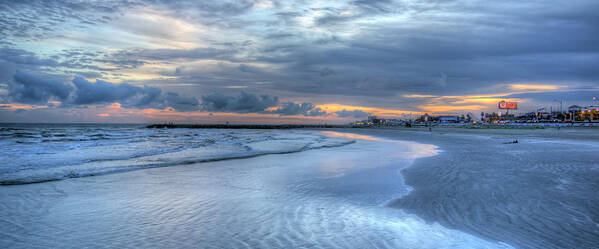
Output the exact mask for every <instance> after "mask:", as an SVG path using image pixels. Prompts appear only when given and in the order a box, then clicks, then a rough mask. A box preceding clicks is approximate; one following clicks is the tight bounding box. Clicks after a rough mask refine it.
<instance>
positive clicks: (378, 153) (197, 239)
mask: <svg viewBox="0 0 599 249" xmlns="http://www.w3.org/2000/svg"><path fill="white" fill-rule="evenodd" d="M337 131H339V132H349V133H353V134H360V135H366V136H372V137H374V138H386V139H389V141H391V142H389V141H377V139H374V140H373V141H371V140H368V139H367V140H363V139H359V141H358V142H357V143H356V144H351V145H347V146H343V147H339V148H327V149H319V150H311V151H304V152H300V153H292V154H284V155H267V156H261V157H256V158H249V159H239V160H227V161H221V162H211V163H201V164H194V165H186V166H175V167H165V168H154V169H146V170H139V171H132V172H127V173H121V174H112V175H103V176H95V177H83V178H74V179H68V180H64V181H55V182H46V183H41V184H29V185H20V186H0V199H1V200H2V202H1V203H2V204H1V205H2V209H1V210H2V211H0V217H1V220H0V232H1V233H2V235H3V238H4V239H1V240H0V244H3V245H5V246H6V247H8V248H46V247H63V248H64V247H72V248H75V247H102V246H107V245H111V246H119V247H129V248H132V247H153V248H157V247H178V248H190V247H198V246H200V247H204V248H223V247H227V248H241V247H250V248H257V247H258V248H281V247H287V248H289V247H294V248H309V247H317V248H322V247H326V248H337V247H338V248H365V247H366V248H368V247H372V248H453V247H456V246H457V247H460V248H509V246H508V244H509V245H510V246H514V247H517V248H592V247H593V246H594V245H597V244H599V239H598V238H599V225H597V224H598V220H599V213H598V211H596V210H599V197H598V196H597V195H596V194H595V193H597V192H599V185H598V183H597V181H596V179H599V165H598V163H599V162H598V161H597V159H596V155H595V154H596V153H597V151H599V143H597V141H599V140H596V138H598V137H599V135H598V134H596V133H595V132H594V130H590V129H586V130H585V129H561V130H560V131H556V130H552V129H542V130H466V129H455V128H433V132H428V131H427V130H425V129H400V130H390V129H337ZM396 139H397V140H403V141H414V142H416V143H413V142H397V143H395V142H392V141H393V140H396ZM514 139H518V141H519V143H518V144H504V142H507V141H512V140H514ZM429 145H435V146H438V147H439V148H440V149H441V150H442V152H441V153H440V154H438V155H435V156H432V157H426V155H428V154H426V153H425V154H423V155H422V156H425V157H424V158H420V157H422V156H417V157H414V155H416V154H418V153H422V151H427V150H430V148H432V147H427V146H429ZM420 146H424V147H420ZM415 148H420V149H417V150H414V149H415ZM419 150H420V151H419ZM417 158H418V159H417ZM403 178H405V183H404V182H403V181H401V179H403ZM408 185H409V186H408ZM410 189H412V190H411V191H410ZM406 194H407V195H406ZM385 203H386V204H385Z"/></svg>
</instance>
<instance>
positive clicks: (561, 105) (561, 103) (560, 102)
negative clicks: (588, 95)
mask: <svg viewBox="0 0 599 249" xmlns="http://www.w3.org/2000/svg"><path fill="white" fill-rule="evenodd" d="M593 99H595V98H593ZM553 101H555V102H559V112H560V113H563V112H564V109H563V108H562V107H563V104H564V101H563V100H561V99H560V100H557V99H554V100H553Z"/></svg>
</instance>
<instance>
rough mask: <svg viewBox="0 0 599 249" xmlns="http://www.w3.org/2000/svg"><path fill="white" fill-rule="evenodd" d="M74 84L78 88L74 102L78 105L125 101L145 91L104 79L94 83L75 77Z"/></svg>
mask: <svg viewBox="0 0 599 249" xmlns="http://www.w3.org/2000/svg"><path fill="white" fill-rule="evenodd" d="M73 84H74V85H75V89H76V90H75V96H74V98H73V101H72V103H73V104H76V105H89V104H106V103H114V102H123V101H125V100H129V99H131V98H132V97H134V96H136V95H138V94H143V93H144V88H141V87H138V86H133V85H129V84H126V83H125V84H113V83H110V82H106V81H102V80H96V82H95V83H92V82H89V81H87V80H85V79H83V78H79V77H76V78H75V79H73Z"/></svg>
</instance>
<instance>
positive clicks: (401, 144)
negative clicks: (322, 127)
mask: <svg viewBox="0 0 599 249" xmlns="http://www.w3.org/2000/svg"><path fill="white" fill-rule="evenodd" d="M321 133H323V134H324V135H327V136H331V137H338V138H346V139H354V140H356V143H355V144H351V145H348V146H343V147H340V148H337V149H336V150H335V153H331V151H326V153H327V156H326V157H323V159H320V162H319V166H318V170H319V172H320V175H321V177H324V178H337V177H342V176H345V175H347V174H351V173H355V172H358V171H363V170H367V169H374V168H379V167H386V166H392V165H393V166H396V167H398V168H399V169H401V168H404V167H407V166H409V165H411V164H412V163H413V161H414V160H415V159H417V158H421V157H427V156H433V155H436V154H438V153H439V150H438V147H437V146H434V145H429V144H420V143H416V142H411V141H402V140H392V139H384V138H378V137H373V136H368V135H358V134H353V133H344V132H333V131H321ZM317 153H318V152H317ZM321 153H325V152H324V151H322V152H321Z"/></svg>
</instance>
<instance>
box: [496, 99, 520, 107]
mask: <svg viewBox="0 0 599 249" xmlns="http://www.w3.org/2000/svg"><path fill="white" fill-rule="evenodd" d="M499 109H518V102H507V101H505V100H502V101H499Z"/></svg>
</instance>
